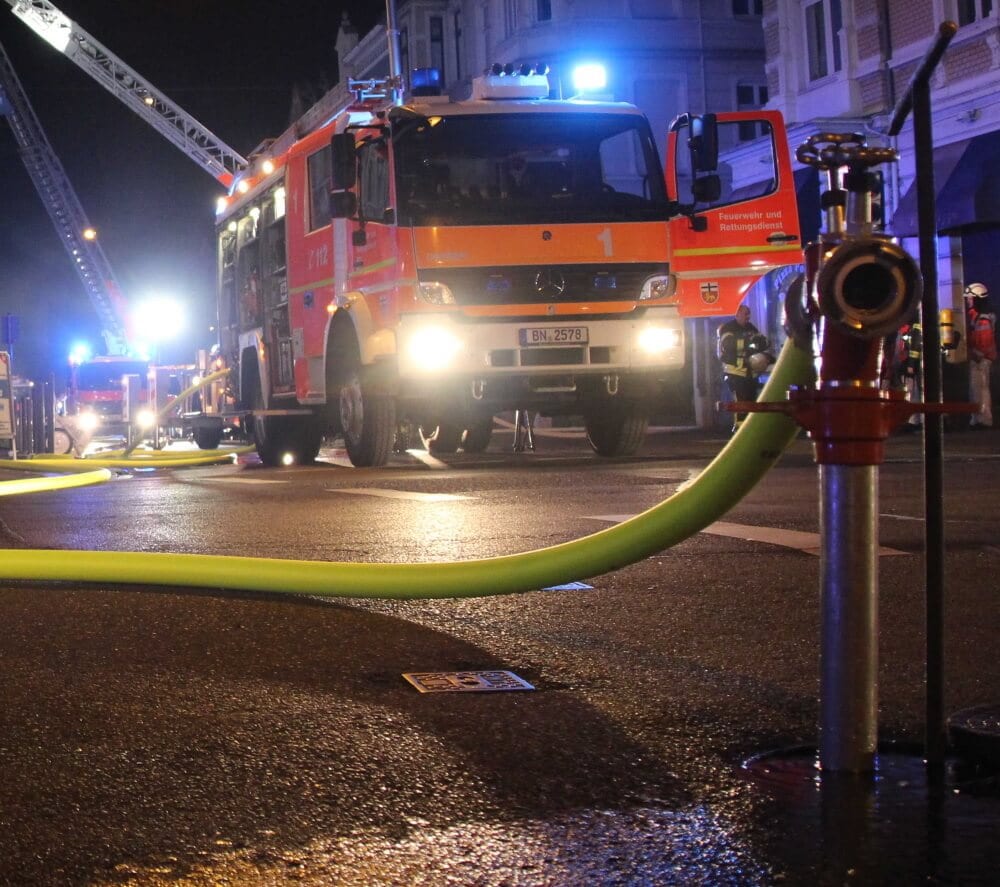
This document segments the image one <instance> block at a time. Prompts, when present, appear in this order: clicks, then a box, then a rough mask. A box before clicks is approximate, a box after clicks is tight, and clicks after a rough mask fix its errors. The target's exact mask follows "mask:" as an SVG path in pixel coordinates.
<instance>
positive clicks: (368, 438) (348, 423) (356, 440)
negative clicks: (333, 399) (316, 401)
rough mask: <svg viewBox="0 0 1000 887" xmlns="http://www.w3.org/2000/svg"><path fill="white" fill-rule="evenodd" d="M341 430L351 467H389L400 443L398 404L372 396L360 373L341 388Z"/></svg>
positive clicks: (353, 375)
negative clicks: (397, 418) (387, 463)
mask: <svg viewBox="0 0 1000 887" xmlns="http://www.w3.org/2000/svg"><path fill="white" fill-rule="evenodd" d="M339 403H340V428H341V430H342V432H343V435H344V447H345V448H346V449H347V456H348V458H349V459H350V460H351V464H352V465H354V466H355V467H357V468H377V467H378V466H380V465H385V463H386V462H388V461H389V456H391V455H392V448H393V444H394V443H395V441H396V402H395V400H394V399H393V398H392V397H390V396H388V395H384V394H372V393H371V392H370V391H368V390H367V388H366V386H365V385H364V383H363V382H362V381H361V378H360V375H359V373H358V372H357V371H355V372H353V373H351V374H350V376H349V377H348V378H347V380H346V381H344V382H343V383H341V385H340V397H339Z"/></svg>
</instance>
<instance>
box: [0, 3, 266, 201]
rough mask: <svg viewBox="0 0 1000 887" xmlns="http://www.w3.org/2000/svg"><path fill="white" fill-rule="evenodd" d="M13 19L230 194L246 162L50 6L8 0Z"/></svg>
mask: <svg viewBox="0 0 1000 887" xmlns="http://www.w3.org/2000/svg"><path fill="white" fill-rule="evenodd" d="M4 2H6V4H7V5H8V6H10V7H11V11H12V12H13V14H14V15H15V16H16V17H17V18H19V19H20V20H21V21H22V22H24V23H25V24H26V25H27V26H28V27H29V28H31V30H32V31H34V32H35V33H36V34H37V35H38V36H39V37H41V38H42V39H43V40H44V41H45V42H46V43H48V44H49V45H50V46H52V47H54V48H55V49H56V50H58V51H59V52H61V53H62V54H63V55H65V56H66V58H68V59H69V60H70V61H72V62H73V63H74V64H76V65H77V66H78V67H79V68H80V69H82V70H83V71H84V72H86V73H87V74H89V75H90V77H92V78H93V79H94V80H96V81H97V82H98V83H100V84H101V86H103V87H104V88H105V89H106V90H108V92H110V93H111V94H112V95H113V96H114V97H115V98H117V99H118V100H119V101H120V102H122V103H123V104H124V105H125V106H126V107H128V108H130V109H131V110H132V111H134V112H135V113H136V114H138V115H139V116H140V117H141V118H142V119H143V120H144V121H146V123H148V124H149V125H150V126H152V127H153V129H155V130H156V131H157V132H158V133H160V135H162V136H163V137H164V138H166V139H167V140H168V141H169V142H171V143H172V144H174V145H175V146H176V147H177V148H179V149H180V150H181V151H183V152H184V154H186V155H187V156H188V157H189V158H190V159H191V160H192V161H194V162H195V163H196V164H198V166H200V167H201V168H202V169H204V170H205V171H206V172H207V173H208V174H209V175H211V176H212V177H213V178H214V179H216V180H217V181H218V182H219V184H220V185H222V186H223V187H225V188H228V187H229V185H230V184H231V183H232V181H233V178H234V177H235V175H236V173H238V172H239V171H241V170H243V169H245V168H246V167H247V165H248V163H247V160H246V158H244V157H243V156H242V155H241V154H239V152H237V151H235V150H234V149H233V148H231V147H230V146H229V145H227V144H226V143H225V142H224V141H222V139H220V138H219V137H218V136H217V135H215V134H214V133H212V132H211V131H210V130H209V129H208V128H207V127H205V126H203V125H202V124H201V123H199V122H198V121H197V120H196V119H195V118H194V117H192V116H191V115H190V114H188V113H187V112H185V111H184V109H183V108H181V107H180V106H179V105H177V104H176V103H175V102H173V101H171V100H170V99H169V98H167V96H165V95H164V94H163V93H162V92H160V91H159V90H158V89H157V88H156V87H155V86H153V84H152V83H150V82H149V81H148V80H146V79H145V78H144V77H142V75H140V74H139V73H137V72H136V71H134V70H133V69H132V68H130V67H129V66H128V65H127V64H125V62H123V61H122V60H121V59H120V58H118V56H116V55H115V54H114V53H113V52H111V50H110V49H108V48H107V47H106V46H103V45H102V44H101V43H100V42H99V41H98V40H97V39H96V38H95V37H93V36H92V35H90V34H88V33H87V32H86V31H85V30H84V29H83V28H81V27H80V26H79V25H78V24H77V23H76V22H74V21H72V20H71V19H70V18H69V17H68V16H66V15H65V14H64V13H63V12H62V11H60V10H59V9H58V8H57V7H56V6H55V5H54V4H52V3H49V2H48V0H4Z"/></svg>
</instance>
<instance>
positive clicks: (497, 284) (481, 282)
mask: <svg viewBox="0 0 1000 887" xmlns="http://www.w3.org/2000/svg"><path fill="white" fill-rule="evenodd" d="M668 269H669V266H668V265H666V264H660V263H655V262H648V263H627V264H610V265H504V266H497V267H491V268H423V269H421V270H420V271H419V272H418V276H419V278H420V280H421V282H430V281H436V282H438V283H443V284H445V285H446V286H447V287H448V288H449V289H450V290H451V291H452V293H453V294H454V296H455V301H456V303H457V304H459V305H531V304H538V303H557V302H634V301H635V300H637V299H638V298H639V292H640V291H641V290H642V285H643V283H645V281H646V280H647V279H648V278H650V277H653V276H656V275H665V274H666V273H667V271H668Z"/></svg>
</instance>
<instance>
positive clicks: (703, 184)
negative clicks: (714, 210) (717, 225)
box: [691, 173, 722, 203]
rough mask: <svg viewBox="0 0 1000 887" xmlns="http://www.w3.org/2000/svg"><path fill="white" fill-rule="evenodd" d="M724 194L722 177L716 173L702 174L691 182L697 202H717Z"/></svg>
mask: <svg viewBox="0 0 1000 887" xmlns="http://www.w3.org/2000/svg"><path fill="white" fill-rule="evenodd" d="M721 196H722V179H720V178H719V176H718V175H717V174H716V173H712V174H711V175H708V176H702V177H701V178H698V179H695V180H694V181H693V182H692V183H691V197H692V198H693V199H694V202H695V203H715V202H716V201H717V200H718V199H719V198H720V197H721Z"/></svg>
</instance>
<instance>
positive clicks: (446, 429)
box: [427, 422, 465, 456]
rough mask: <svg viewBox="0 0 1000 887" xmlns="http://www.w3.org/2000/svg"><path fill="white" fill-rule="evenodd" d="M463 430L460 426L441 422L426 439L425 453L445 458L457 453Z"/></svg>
mask: <svg viewBox="0 0 1000 887" xmlns="http://www.w3.org/2000/svg"><path fill="white" fill-rule="evenodd" d="M464 430H465V429H464V428H462V426H461V425H452V424H450V423H448V422H442V423H441V424H440V425H438V426H437V428H435V429H434V430H433V431H432V432H431V433H430V435H429V436H428V437H427V452H428V453H432V454H433V455H435V456H447V455H449V454H450V453H455V452H458V447H459V444H461V443H462V433H463V431H464Z"/></svg>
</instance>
